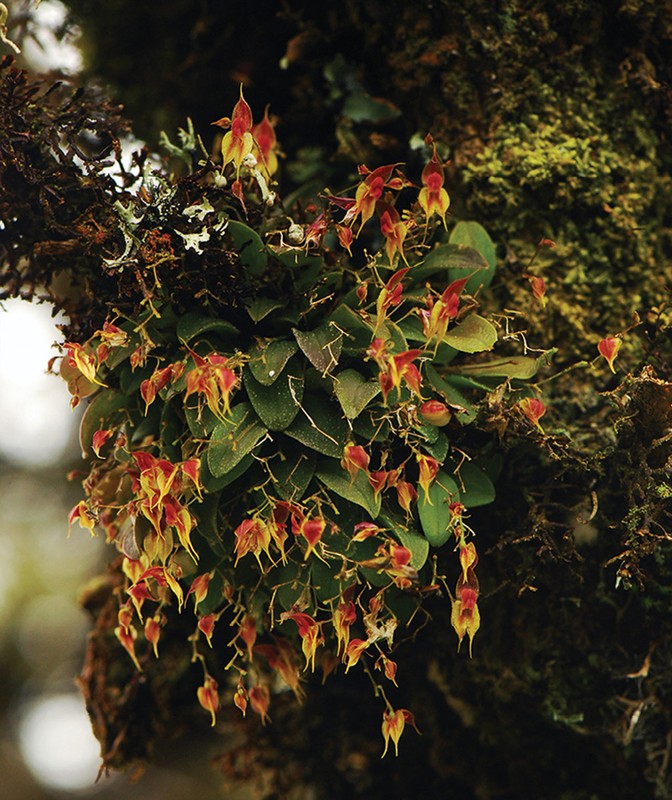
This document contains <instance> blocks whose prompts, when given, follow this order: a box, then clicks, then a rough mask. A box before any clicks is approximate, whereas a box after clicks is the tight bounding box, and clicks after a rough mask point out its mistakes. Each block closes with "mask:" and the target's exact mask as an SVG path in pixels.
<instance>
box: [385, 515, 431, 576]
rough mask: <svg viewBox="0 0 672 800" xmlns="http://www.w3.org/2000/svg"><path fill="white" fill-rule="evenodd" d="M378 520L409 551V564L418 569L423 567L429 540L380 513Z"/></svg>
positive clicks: (427, 554) (427, 552)
mask: <svg viewBox="0 0 672 800" xmlns="http://www.w3.org/2000/svg"><path fill="white" fill-rule="evenodd" d="M380 521H381V522H382V523H383V525H385V527H386V528H389V529H390V530H391V531H392V535H393V536H394V537H395V538H396V539H397V540H398V542H399V544H400V545H402V546H403V547H405V548H406V549H407V550H409V551H410V553H411V566H412V567H413V569H416V570H420V569H422V567H424V565H425V562H426V561H427V557H428V556H429V542H428V541H427V539H425V537H424V536H420V535H419V534H418V533H417V532H416V531H413V530H410V529H409V528H408V527H407V526H406V525H403V524H402V523H401V522H400V521H399V520H396V519H393V518H392V517H388V516H387V515H386V514H383V515H381V517H380Z"/></svg>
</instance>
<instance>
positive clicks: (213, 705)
mask: <svg viewBox="0 0 672 800" xmlns="http://www.w3.org/2000/svg"><path fill="white" fill-rule="evenodd" d="M196 696H197V697H198V702H199V703H200V704H201V706H203V708H204V709H205V710H206V711H209V712H210V716H211V717H212V725H213V726H214V725H215V724H216V723H217V717H216V714H217V711H219V691H218V686H217V681H216V680H215V679H214V678H213V677H212V676H211V675H206V678H205V681H204V683H203V686H199V687H198V689H197V690H196Z"/></svg>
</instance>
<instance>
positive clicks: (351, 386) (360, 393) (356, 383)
mask: <svg viewBox="0 0 672 800" xmlns="http://www.w3.org/2000/svg"><path fill="white" fill-rule="evenodd" d="M334 394H335V395H336V399H337V400H338V402H339V403H340V404H341V408H342V409H343V413H344V414H345V416H346V417H347V418H348V419H355V418H356V417H358V416H359V415H360V414H361V413H362V411H364V409H365V408H366V407H367V406H368V404H369V403H370V402H371V400H373V398H374V397H375V396H376V395H378V394H380V384H379V383H378V381H367V380H366V378H364V377H363V376H362V375H360V374H359V372H357V371H356V370H354V369H346V370H343V372H339V373H338V375H335V376H334Z"/></svg>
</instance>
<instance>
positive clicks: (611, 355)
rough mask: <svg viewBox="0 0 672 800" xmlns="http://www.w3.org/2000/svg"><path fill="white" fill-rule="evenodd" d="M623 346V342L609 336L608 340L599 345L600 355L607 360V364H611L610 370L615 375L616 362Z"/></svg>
mask: <svg viewBox="0 0 672 800" xmlns="http://www.w3.org/2000/svg"><path fill="white" fill-rule="evenodd" d="M622 344H623V342H622V340H621V339H619V338H618V337H616V336H607V337H606V339H602V341H601V342H600V343H599V344H598V345H597V349H598V352H599V354H600V355H601V356H602V357H603V358H604V359H605V360H606V362H607V364H609V369H610V370H611V371H612V372H613V373H615V372H616V370H615V369H614V361H615V359H616V356H617V355H618V351H619V350H620V349H621V345H622Z"/></svg>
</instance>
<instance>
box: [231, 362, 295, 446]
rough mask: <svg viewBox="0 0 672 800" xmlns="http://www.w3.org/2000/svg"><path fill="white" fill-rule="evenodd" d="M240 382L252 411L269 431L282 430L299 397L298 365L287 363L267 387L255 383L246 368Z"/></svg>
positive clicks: (293, 415)
mask: <svg viewBox="0 0 672 800" xmlns="http://www.w3.org/2000/svg"><path fill="white" fill-rule="evenodd" d="M243 382H244V384H245V389H246V390H247V396H248V397H249V398H250V402H251V403H252V406H253V408H254V410H255V411H256V412H257V414H258V416H259V419H260V420H261V421H262V422H263V423H264V425H266V427H267V428H268V429H269V430H271V431H282V430H284V429H285V428H286V427H287V426H288V425H289V424H290V423H291V422H292V420H293V419H294V417H295V416H296V415H297V413H298V411H299V408H300V407H301V399H302V398H303V375H301V374H300V372H299V369H298V364H294V369H292V367H291V366H288V367H287V369H285V370H284V371H283V373H282V375H281V376H280V378H279V379H278V380H276V381H275V383H273V384H272V385H271V386H264V385H263V383H259V381H258V380H256V378H255V377H254V375H253V374H252V372H251V370H250V369H249V368H246V369H245V370H244V372H243Z"/></svg>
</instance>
